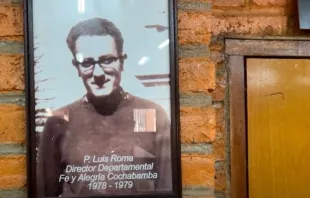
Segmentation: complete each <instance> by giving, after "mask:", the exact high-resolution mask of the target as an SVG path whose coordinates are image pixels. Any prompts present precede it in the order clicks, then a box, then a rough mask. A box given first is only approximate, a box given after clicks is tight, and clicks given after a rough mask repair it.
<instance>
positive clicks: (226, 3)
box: [213, 0, 245, 7]
mask: <svg viewBox="0 0 310 198" xmlns="http://www.w3.org/2000/svg"><path fill="white" fill-rule="evenodd" d="M213 5H214V6H221V7H237V6H244V5H245V0H214V3H213Z"/></svg>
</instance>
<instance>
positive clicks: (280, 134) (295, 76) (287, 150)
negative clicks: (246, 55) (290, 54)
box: [246, 58, 310, 198]
mask: <svg viewBox="0 0 310 198" xmlns="http://www.w3.org/2000/svg"><path fill="white" fill-rule="evenodd" d="M246 68H247V70H246V71H247V75H246V76H247V109H248V111H247V112H248V113H247V117H248V119H247V128H248V129H247V140H248V144H247V145H248V175H249V177H248V178H249V180H248V184H249V185H248V186H249V197H250V198H293V197H296V198H297V197H298V198H306V197H309V189H308V184H309V183H310V169H309V164H310V153H309V152H308V151H309V150H310V144H309V140H310V133H309V117H310V106H309V100H310V92H309V83H310V82H309V76H310V60H309V59H306V58H305V59H290V58H285V59H274V58H270V59H261V58H250V59H247V63H246Z"/></svg>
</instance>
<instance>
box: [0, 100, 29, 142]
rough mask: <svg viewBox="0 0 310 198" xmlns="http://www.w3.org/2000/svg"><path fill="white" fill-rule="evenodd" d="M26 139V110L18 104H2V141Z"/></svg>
mask: <svg viewBox="0 0 310 198" xmlns="http://www.w3.org/2000/svg"><path fill="white" fill-rule="evenodd" d="M24 141H25V110H24V108H23V107H20V106H17V105H0V142H1V143H12V142H19V143H22V142H24Z"/></svg>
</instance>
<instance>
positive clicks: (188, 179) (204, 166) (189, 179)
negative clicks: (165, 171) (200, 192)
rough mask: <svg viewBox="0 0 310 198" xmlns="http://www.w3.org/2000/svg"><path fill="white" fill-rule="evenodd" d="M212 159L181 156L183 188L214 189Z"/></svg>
mask: <svg viewBox="0 0 310 198" xmlns="http://www.w3.org/2000/svg"><path fill="white" fill-rule="evenodd" d="M214 176H215V168H214V159H212V158H211V157H209V156H206V155H198V154H186V155H185V154H184V155H182V178H183V179H182V180H183V182H182V183H183V186H191V185H194V186H195V185H196V186H201V187H209V188H214Z"/></svg>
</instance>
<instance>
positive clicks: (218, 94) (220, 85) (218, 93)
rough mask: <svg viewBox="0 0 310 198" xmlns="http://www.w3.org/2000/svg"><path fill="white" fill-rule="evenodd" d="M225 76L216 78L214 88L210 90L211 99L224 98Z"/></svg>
mask: <svg viewBox="0 0 310 198" xmlns="http://www.w3.org/2000/svg"><path fill="white" fill-rule="evenodd" d="M225 88H226V81H225V78H217V80H216V87H215V90H214V91H213V92H212V100H213V101H223V100H224V99H225Z"/></svg>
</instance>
